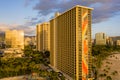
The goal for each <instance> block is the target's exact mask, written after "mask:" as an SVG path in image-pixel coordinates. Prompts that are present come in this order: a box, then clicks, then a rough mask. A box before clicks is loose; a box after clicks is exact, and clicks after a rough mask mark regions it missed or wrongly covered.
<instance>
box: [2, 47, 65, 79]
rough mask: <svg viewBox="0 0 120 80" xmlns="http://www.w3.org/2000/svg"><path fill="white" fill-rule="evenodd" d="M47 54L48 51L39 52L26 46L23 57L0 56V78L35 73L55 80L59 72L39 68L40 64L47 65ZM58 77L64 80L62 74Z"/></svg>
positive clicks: (48, 54)
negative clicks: (5, 57) (4, 57)
mask: <svg viewBox="0 0 120 80" xmlns="http://www.w3.org/2000/svg"><path fill="white" fill-rule="evenodd" d="M49 56H50V53H49V51H45V52H39V51H35V50H32V49H31V48H30V47H26V48H25V50H24V55H23V57H19V58H8V59H3V58H2V57H0V58H1V61H0V78H4V77H12V76H19V75H26V74H28V75H30V74H32V73H37V74H38V76H40V77H48V78H50V79H52V80H57V79H58V75H59V73H57V72H55V71H54V70H51V71H47V69H41V65H44V66H45V67H49V66H48V64H49ZM60 78H61V79H62V80H64V77H63V75H62V76H61V77H60Z"/></svg>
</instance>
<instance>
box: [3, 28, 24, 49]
mask: <svg viewBox="0 0 120 80" xmlns="http://www.w3.org/2000/svg"><path fill="white" fill-rule="evenodd" d="M5 41H6V45H7V46H9V47H11V48H21V49H24V32H23V31H22V30H7V31H6V32H5Z"/></svg>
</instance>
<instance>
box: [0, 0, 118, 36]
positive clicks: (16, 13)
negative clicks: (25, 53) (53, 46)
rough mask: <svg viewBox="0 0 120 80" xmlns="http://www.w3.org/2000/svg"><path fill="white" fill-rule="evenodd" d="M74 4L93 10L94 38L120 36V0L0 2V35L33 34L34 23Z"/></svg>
mask: <svg viewBox="0 0 120 80" xmlns="http://www.w3.org/2000/svg"><path fill="white" fill-rule="evenodd" d="M75 5H83V6H88V7H92V8H94V10H93V19H92V21H93V23H92V36H93V37H94V34H95V33H97V32H105V33H106V34H107V35H108V36H120V31H119V30H120V0H0V32H3V31H5V30H7V29H23V30H24V31H25V34H28V35H35V28H36V27H35V26H36V24H38V23H41V22H44V21H49V20H50V19H51V18H52V17H53V16H54V13H55V12H56V11H59V12H63V11H65V10H67V9H69V8H71V7H73V6H75Z"/></svg>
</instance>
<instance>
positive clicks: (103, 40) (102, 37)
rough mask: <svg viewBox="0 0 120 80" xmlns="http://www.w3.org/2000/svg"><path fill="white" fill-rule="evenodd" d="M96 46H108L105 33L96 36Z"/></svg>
mask: <svg viewBox="0 0 120 80" xmlns="http://www.w3.org/2000/svg"><path fill="white" fill-rule="evenodd" d="M95 44H96V45H106V44H107V36H106V34H105V33H96V34H95Z"/></svg>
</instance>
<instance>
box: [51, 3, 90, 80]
mask: <svg viewBox="0 0 120 80" xmlns="http://www.w3.org/2000/svg"><path fill="white" fill-rule="evenodd" d="M91 11H92V8H88V7H84V6H79V5H77V6H75V7H73V8H72V9H69V10H68V11H65V12H64V13H62V14H58V13H57V14H56V16H55V18H54V19H52V20H50V64H51V66H53V67H54V68H56V69H58V70H59V71H61V72H62V73H63V74H65V75H66V76H68V78H69V79H70V80H87V78H89V77H91V63H92V62H91V61H92V60H91V44H92V43H91V19H92V18H91V17H92V16H91V15H92V14H91Z"/></svg>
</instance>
